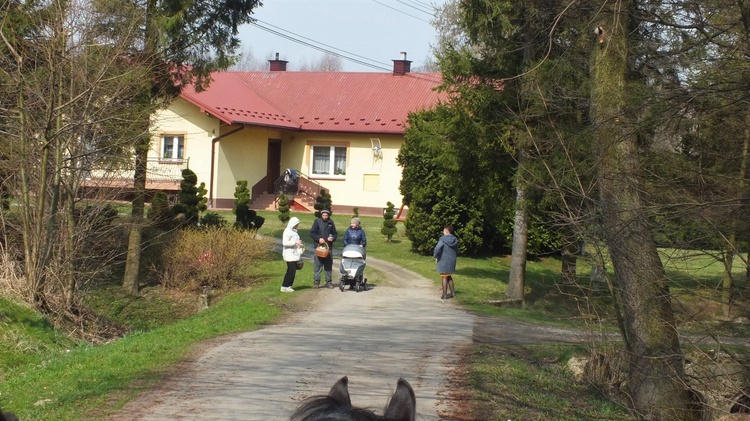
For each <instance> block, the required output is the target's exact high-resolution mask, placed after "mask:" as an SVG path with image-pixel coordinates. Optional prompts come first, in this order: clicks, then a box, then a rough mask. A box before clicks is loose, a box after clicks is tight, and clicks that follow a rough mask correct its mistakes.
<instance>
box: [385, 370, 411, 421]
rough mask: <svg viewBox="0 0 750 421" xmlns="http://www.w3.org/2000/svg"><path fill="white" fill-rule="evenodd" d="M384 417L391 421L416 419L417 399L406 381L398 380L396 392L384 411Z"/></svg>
mask: <svg viewBox="0 0 750 421" xmlns="http://www.w3.org/2000/svg"><path fill="white" fill-rule="evenodd" d="M385 417H386V418H388V419H389V420H393V421H414V420H415V419H416V418H417V398H416V397H415V396H414V390H413V389H412V388H411V385H410V384H409V382H407V381H406V380H404V379H398V385H397V386H396V391H395V392H394V393H393V396H392V397H391V401H390V402H388V407H387V408H386V410H385Z"/></svg>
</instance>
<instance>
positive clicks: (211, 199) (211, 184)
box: [208, 124, 245, 209]
mask: <svg viewBox="0 0 750 421" xmlns="http://www.w3.org/2000/svg"><path fill="white" fill-rule="evenodd" d="M244 128H245V125H244V124H243V125H241V126H240V127H239V128H238V129H235V130H232V131H231V132H229V133H225V134H222V135H219V136H216V137H215V138H213V139H211V173H210V176H211V179H210V180H209V181H210V182H209V184H208V206H209V207H210V208H212V209H213V208H214V168H215V166H216V164H215V162H216V159H215V158H216V142H218V141H219V140H221V139H223V138H225V137H227V136H229V135H231V134H235V133H237V132H238V131H240V130H242V129H244Z"/></svg>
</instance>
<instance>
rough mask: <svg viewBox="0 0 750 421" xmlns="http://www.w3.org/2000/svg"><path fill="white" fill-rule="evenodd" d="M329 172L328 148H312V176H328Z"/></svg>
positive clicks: (329, 157) (329, 152)
mask: <svg viewBox="0 0 750 421" xmlns="http://www.w3.org/2000/svg"><path fill="white" fill-rule="evenodd" d="M330 171H331V150H330V148H329V147H320V146H317V147H315V146H314V147H313V171H312V172H313V174H329V173H330Z"/></svg>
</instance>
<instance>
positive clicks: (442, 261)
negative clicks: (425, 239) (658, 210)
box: [432, 225, 458, 300]
mask: <svg viewBox="0 0 750 421" xmlns="http://www.w3.org/2000/svg"><path fill="white" fill-rule="evenodd" d="M432 257H434V258H435V259H436V260H437V272H438V273H439V274H440V277H441V278H442V279H443V296H442V297H441V298H442V299H443V300H445V299H446V298H453V297H455V296H456V290H455V287H454V286H453V273H454V272H455V271H456V258H457V257H458V238H456V236H455V235H453V226H452V225H446V226H444V227H443V236H442V237H440V239H439V240H438V242H437V244H436V245H435V250H433V252H432ZM449 288H450V293H449V292H448V289H449Z"/></svg>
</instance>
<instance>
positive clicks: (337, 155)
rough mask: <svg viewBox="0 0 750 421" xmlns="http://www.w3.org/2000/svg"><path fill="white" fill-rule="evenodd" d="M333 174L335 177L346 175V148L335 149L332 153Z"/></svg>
mask: <svg viewBox="0 0 750 421" xmlns="http://www.w3.org/2000/svg"><path fill="white" fill-rule="evenodd" d="M333 166H334V169H333V173H334V174H336V175H346V148H343V147H337V148H335V152H334V159H333Z"/></svg>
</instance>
